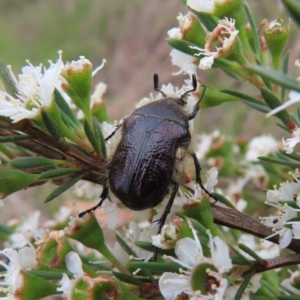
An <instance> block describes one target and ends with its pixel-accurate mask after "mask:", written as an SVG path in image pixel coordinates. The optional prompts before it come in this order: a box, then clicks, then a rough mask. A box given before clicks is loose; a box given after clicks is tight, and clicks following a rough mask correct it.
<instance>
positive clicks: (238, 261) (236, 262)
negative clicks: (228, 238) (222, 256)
mask: <svg viewBox="0 0 300 300" xmlns="http://www.w3.org/2000/svg"><path fill="white" fill-rule="evenodd" d="M230 258H231V261H232V263H233V264H234V265H241V266H250V265H251V262H249V261H247V260H244V259H242V258H241V257H239V256H230Z"/></svg>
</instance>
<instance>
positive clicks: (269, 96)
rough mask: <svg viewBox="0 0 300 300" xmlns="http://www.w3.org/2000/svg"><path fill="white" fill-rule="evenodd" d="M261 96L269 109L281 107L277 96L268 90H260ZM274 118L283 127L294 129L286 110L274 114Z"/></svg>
mask: <svg viewBox="0 0 300 300" xmlns="http://www.w3.org/2000/svg"><path fill="white" fill-rule="evenodd" d="M260 91H261V94H262V96H263V98H264V100H265V101H266V103H267V104H268V106H269V107H270V108H271V109H274V108H276V107H278V106H280V105H281V102H280V100H279V99H278V98H277V96H276V95H275V94H274V93H273V92H272V91H270V90H268V89H266V88H261V89H260ZM276 116H277V117H278V118H279V119H280V120H281V121H282V123H283V124H284V125H286V126H287V127H288V128H294V126H295V125H294V122H293V121H292V119H291V117H290V115H289V113H288V112H287V111H286V110H282V111H280V112H278V113H277V114H276Z"/></svg>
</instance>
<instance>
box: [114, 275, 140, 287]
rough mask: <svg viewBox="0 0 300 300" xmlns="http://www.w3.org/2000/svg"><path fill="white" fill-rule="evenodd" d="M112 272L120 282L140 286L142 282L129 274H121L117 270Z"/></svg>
mask: <svg viewBox="0 0 300 300" xmlns="http://www.w3.org/2000/svg"><path fill="white" fill-rule="evenodd" d="M112 273H113V274H114V275H115V276H116V277H117V278H118V279H119V280H121V281H122V282H126V283H129V284H133V285H137V286H140V285H141V284H142V283H143V282H142V281H141V280H139V279H137V278H135V277H133V276H131V275H128V274H123V273H119V272H112Z"/></svg>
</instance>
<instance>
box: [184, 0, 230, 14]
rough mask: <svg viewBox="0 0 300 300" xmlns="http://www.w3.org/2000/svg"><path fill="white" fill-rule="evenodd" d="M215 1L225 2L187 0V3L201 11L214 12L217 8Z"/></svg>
mask: <svg viewBox="0 0 300 300" xmlns="http://www.w3.org/2000/svg"><path fill="white" fill-rule="evenodd" d="M215 2H224V1H221V0H219V1H214V0H187V3H186V5H187V6H188V7H190V8H191V9H193V10H196V11H199V12H205V13H209V14H212V13H213V12H214V10H215Z"/></svg>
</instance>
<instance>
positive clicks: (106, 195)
mask: <svg viewBox="0 0 300 300" xmlns="http://www.w3.org/2000/svg"><path fill="white" fill-rule="evenodd" d="M105 199H108V200H109V201H111V198H110V196H109V193H108V187H107V184H105V185H104V186H103V190H102V193H101V195H100V201H99V202H98V203H97V204H96V205H95V206H93V207H91V208H89V209H87V210H85V211H83V212H81V213H80V214H79V215H78V217H79V218H82V217H83V216H84V215H86V214H88V213H90V212H92V211H94V210H96V209H97V208H98V207H101V205H102V204H103V202H104V200H105Z"/></svg>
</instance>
